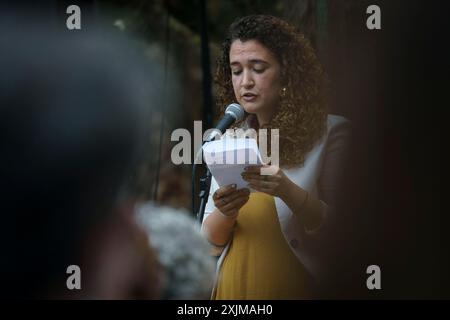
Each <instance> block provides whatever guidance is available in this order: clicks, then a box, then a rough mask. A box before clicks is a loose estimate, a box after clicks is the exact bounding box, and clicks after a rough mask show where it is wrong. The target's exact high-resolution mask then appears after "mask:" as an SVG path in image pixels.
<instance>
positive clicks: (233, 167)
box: [203, 138, 262, 189]
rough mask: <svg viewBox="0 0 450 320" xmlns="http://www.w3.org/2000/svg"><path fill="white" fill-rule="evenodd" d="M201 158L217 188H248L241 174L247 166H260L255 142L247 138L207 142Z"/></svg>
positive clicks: (260, 161) (259, 157)
mask: <svg viewBox="0 0 450 320" xmlns="http://www.w3.org/2000/svg"><path fill="white" fill-rule="evenodd" d="M203 157H204V160H205V163H206V164H207V166H208V168H209V170H210V171H211V174H212V175H213V176H214V179H216V181H217V184H218V185H219V187H222V186H226V185H230V184H233V183H235V184H236V188H237V189H241V188H248V186H247V182H246V181H245V180H244V179H242V176H241V173H242V172H244V168H245V167H247V166H249V165H257V164H262V160H261V155H260V153H259V149H258V145H257V143H256V140H255V139H248V138H238V139H234V138H225V139H221V140H217V141H211V142H207V143H205V144H204V145H203Z"/></svg>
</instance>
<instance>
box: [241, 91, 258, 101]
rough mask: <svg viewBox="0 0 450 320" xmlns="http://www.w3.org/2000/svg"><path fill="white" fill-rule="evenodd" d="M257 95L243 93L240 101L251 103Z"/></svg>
mask: <svg viewBox="0 0 450 320" xmlns="http://www.w3.org/2000/svg"><path fill="white" fill-rule="evenodd" d="M256 97H257V95H256V94H253V93H249V92H248V93H245V94H243V95H242V100H244V101H245V102H252V101H254V100H255V99H256Z"/></svg>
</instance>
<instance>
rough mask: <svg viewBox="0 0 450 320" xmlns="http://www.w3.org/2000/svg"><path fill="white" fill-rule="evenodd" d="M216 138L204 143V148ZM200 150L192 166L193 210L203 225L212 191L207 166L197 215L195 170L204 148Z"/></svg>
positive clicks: (199, 194)
mask: <svg viewBox="0 0 450 320" xmlns="http://www.w3.org/2000/svg"><path fill="white" fill-rule="evenodd" d="M215 138H216V137H214V138H212V139H209V140H208V141H204V142H203V143H202V147H203V145H204V144H205V143H206V142H210V141H214V140H215ZM202 147H201V148H200V150H199V151H198V153H197V156H196V158H195V159H194V163H193V164H192V194H193V198H192V209H193V211H194V214H196V217H197V220H198V223H199V224H200V225H201V224H202V223H203V217H204V215H205V208H206V203H207V202H208V197H209V191H210V190H211V178H212V175H211V171H209V168H208V166H206V172H205V174H204V176H203V177H202V178H200V192H199V193H198V197H199V198H200V206H199V209H198V211H197V212H196V213H195V196H194V195H195V169H196V165H197V164H196V160H197V158H198V156H199V154H201V155H202V159H203V148H202Z"/></svg>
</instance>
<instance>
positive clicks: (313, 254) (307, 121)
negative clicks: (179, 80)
mask: <svg viewBox="0 0 450 320" xmlns="http://www.w3.org/2000/svg"><path fill="white" fill-rule="evenodd" d="M216 82H217V84H218V86H219V91H218V105H219V106H221V107H222V106H225V105H227V104H229V103H231V102H238V103H239V104H241V105H242V106H243V108H244V110H245V111H246V119H245V120H244V121H243V123H240V124H238V125H239V126H240V127H243V128H253V129H259V128H267V129H279V152H280V167H277V166H271V169H272V170H273V172H275V173H274V174H272V175H262V174H261V167H259V166H250V167H248V168H246V171H245V172H244V173H243V174H242V176H243V178H244V179H245V180H246V181H247V182H248V186H249V188H252V189H253V190H255V191H257V192H255V193H250V191H249V189H241V190H236V189H235V187H234V186H223V187H221V188H219V187H218V186H217V183H216V182H215V181H213V183H212V187H211V193H210V198H209V200H208V204H207V209H206V213H205V217H204V220H203V231H204V232H205V235H206V237H207V239H208V240H209V242H210V243H211V244H213V245H214V246H215V247H216V248H218V249H219V252H220V253H221V256H220V259H219V261H218V266H219V268H218V270H219V271H218V277H217V283H216V286H215V290H214V291H213V298H214V299H302V298H310V297H312V291H311V286H310V284H309V283H310V279H315V280H316V281H320V280H321V279H324V277H325V276H326V271H327V270H326V267H328V266H330V262H331V258H332V256H333V255H332V254H331V251H332V250H330V248H329V244H330V243H332V242H331V241H332V237H333V236H332V231H333V230H332V229H330V228H329V226H330V225H332V224H333V212H332V210H331V208H332V207H333V204H334V194H335V192H336V176H337V173H338V171H339V170H340V168H339V165H340V159H341V158H342V154H343V150H344V141H345V140H346V137H347V136H348V122H347V121H346V120H345V119H344V118H342V117H339V116H334V115H327V110H326V105H325V99H324V73H323V71H322V68H321V66H320V63H319V61H318V59H317V57H316V55H315V54H314V51H313V49H312V47H311V45H310V44H309V42H308V41H307V40H306V39H305V38H304V36H303V35H302V34H300V33H298V32H297V31H296V30H295V28H293V27H292V26H290V25H289V24H288V23H286V22H284V21H283V20H281V19H278V18H275V17H271V16H262V15H252V16H247V17H244V18H241V19H239V20H237V21H235V22H234V23H233V24H232V25H231V26H230V29H229V34H228V37H227V39H226V40H225V42H224V44H223V51H222V56H221V58H219V61H218V70H217V74H216ZM222 111H223V110H222ZM265 167H269V166H268V165H266V166H265Z"/></svg>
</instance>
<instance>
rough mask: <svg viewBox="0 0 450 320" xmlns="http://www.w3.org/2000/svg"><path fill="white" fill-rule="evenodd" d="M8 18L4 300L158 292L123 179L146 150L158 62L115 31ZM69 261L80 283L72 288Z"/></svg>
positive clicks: (3, 89) (0, 31)
mask: <svg viewBox="0 0 450 320" xmlns="http://www.w3.org/2000/svg"><path fill="white" fill-rule="evenodd" d="M3 13H5V12H3ZM3 16H4V19H3V17H2V22H1V28H0V47H1V48H2V50H1V51H0V69H1V70H2V71H1V76H0V131H1V133H0V150H1V151H0V154H1V157H0V172H1V173H0V194H1V201H0V206H1V210H0V211H1V213H2V224H1V225H2V231H1V232H0V234H1V236H0V237H1V238H0V245H1V252H2V257H1V260H2V262H1V266H0V268H1V272H0V274H1V277H2V290H1V291H2V296H4V297H5V298H27V299H28V298H82V299H109V298H112V299H122V298H123V299H129V298H155V297H157V296H158V295H159V289H158V288H159V285H158V272H157V266H156V260H155V257H154V254H153V251H152V250H151V247H150V246H149V245H148V239H147V237H146V234H145V233H144V232H143V230H142V229H140V228H139V227H138V225H137V223H136V221H135V215H134V206H135V200H134V196H133V193H132V192H131V188H130V187H129V186H130V185H131V181H132V177H133V172H134V168H135V167H136V166H137V165H138V164H139V162H140V161H141V159H143V157H144V154H145V150H147V149H149V148H148V145H147V144H148V140H149V139H148V137H149V135H150V131H149V125H148V123H149V119H150V118H151V117H152V112H153V111H154V106H155V105H157V101H156V97H157V96H158V95H157V93H158V92H159V89H158V81H157V80H158V79H159V76H160V74H158V72H159V71H158V70H159V69H158V68H157V66H155V65H150V64H148V61H147V60H146V59H144V58H143V57H142V56H140V54H138V51H137V50H135V46H134V43H133V42H132V41H130V40H127V39H125V38H124V37H122V36H119V35H115V34H113V32H112V31H111V30H106V29H105V28H94V27H92V28H90V29H89V30H83V32H71V31H69V30H67V29H65V26H64V25H62V26H58V27H56V26H55V24H52V25H51V24H48V25H46V24H43V23H42V19H35V17H34V16H33V14H31V13H26V14H23V15H22V16H20V17H19V16H13V15H6V14H4V15H3ZM35 22H40V23H35ZM71 265H77V266H79V268H80V271H81V273H80V275H81V277H80V280H81V282H80V284H81V289H80V290H77V289H73V290H69V289H68V287H67V283H66V281H67V280H68V277H69V276H70V274H68V273H67V268H68V267H69V266H71Z"/></svg>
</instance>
